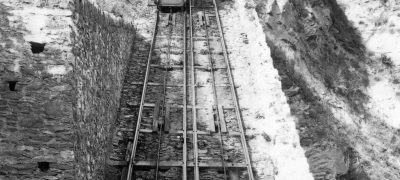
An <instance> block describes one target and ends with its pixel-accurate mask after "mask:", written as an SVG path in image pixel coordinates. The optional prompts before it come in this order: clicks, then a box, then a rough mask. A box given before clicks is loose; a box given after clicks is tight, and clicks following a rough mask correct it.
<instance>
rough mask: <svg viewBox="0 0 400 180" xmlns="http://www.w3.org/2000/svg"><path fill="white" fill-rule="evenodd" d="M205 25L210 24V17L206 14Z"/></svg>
mask: <svg viewBox="0 0 400 180" xmlns="http://www.w3.org/2000/svg"><path fill="white" fill-rule="evenodd" d="M206 26H210V17H209V15H208V14H206Z"/></svg>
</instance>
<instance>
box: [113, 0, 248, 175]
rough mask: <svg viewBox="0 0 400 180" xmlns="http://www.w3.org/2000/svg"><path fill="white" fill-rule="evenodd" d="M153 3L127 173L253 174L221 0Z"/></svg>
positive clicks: (133, 106) (133, 102)
mask: <svg viewBox="0 0 400 180" xmlns="http://www.w3.org/2000/svg"><path fill="white" fill-rule="evenodd" d="M153 5H156V6H158V10H157V15H156V16H157V17H156V22H155V25H154V31H153V37H152V41H151V44H150V47H148V48H149V49H148V56H147V62H146V64H142V65H141V66H140V68H142V70H141V71H142V73H139V74H140V75H141V76H142V77H140V78H130V79H129V78H128V81H129V82H127V83H128V84H130V85H134V86H135V87H137V89H140V91H141V92H140V93H139V92H134V93H131V94H136V99H135V98H134V97H130V98H129V99H130V102H127V103H126V104H128V105H129V107H130V108H131V110H132V111H133V112H134V113H132V115H124V117H128V118H129V119H130V121H128V122H129V123H128V126H127V127H128V128H125V129H120V130H119V131H124V133H126V132H128V133H127V134H128V135H129V136H130V137H129V138H128V140H127V148H126V153H125V155H126V156H125V161H126V162H127V163H126V167H125V168H124V170H123V175H122V177H121V179H122V180H131V179H156V180H158V179H183V180H187V179H193V180H200V179H212V180H218V179H221V180H222V179H223V180H228V179H229V180H236V179H246V180H247V179H248V180H253V179H254V177H253V172H252V167H251V162H250V156H249V152H248V151H249V150H248V147H247V144H246V139H245V134H244V127H243V123H242V118H241V113H240V107H239V104H238V98H237V95H236V91H235V86H234V82H233V77H232V72H231V70H232V69H231V67H230V64H229V59H228V55H227V50H226V46H225V42H224V36H223V32H222V27H221V22H220V17H219V14H218V9H217V5H216V1H215V0H192V1H189V2H186V1H185V0H172V1H168V0H156V1H155V2H153ZM165 6H168V7H165ZM171 6H177V7H174V8H171ZM177 9H178V10H177ZM142 58H143V57H142ZM143 69H145V71H143ZM143 76H144V78H143ZM137 79H141V81H137ZM134 80H136V81H134ZM120 116H121V115H120Z"/></svg>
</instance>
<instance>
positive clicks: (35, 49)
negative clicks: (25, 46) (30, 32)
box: [29, 41, 46, 54]
mask: <svg viewBox="0 0 400 180" xmlns="http://www.w3.org/2000/svg"><path fill="white" fill-rule="evenodd" d="M29 43H30V44H31V51H32V53H33V54H39V53H41V52H43V51H44V46H46V43H37V42H32V41H31V42H29Z"/></svg>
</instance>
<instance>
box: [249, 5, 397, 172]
mask: <svg viewBox="0 0 400 180" xmlns="http://www.w3.org/2000/svg"><path fill="white" fill-rule="evenodd" d="M255 3H256V5H255V10H256V11H257V12H258V16H259V17H260V19H261V22H262V24H263V26H264V32H265V34H266V36H267V38H266V40H267V42H268V45H269V46H270V48H272V57H273V59H274V65H275V68H277V69H278V70H279V74H280V76H281V79H282V84H283V85H282V88H283V89H284V91H285V92H286V95H287V97H288V98H289V103H290V106H291V110H292V114H294V115H296V116H297V118H298V122H297V128H298V130H299V132H300V138H301V145H302V147H303V148H304V149H305V150H306V156H307V157H308V162H309V164H310V170H311V171H312V173H313V174H314V178H315V179H398V178H399V173H398V172H399V171H398V170H399V167H400V164H399V163H398V160H397V159H398V157H399V153H398V141H397V139H398V137H399V133H398V132H397V129H396V128H397V126H398V123H397V124H394V123H395V122H396V121H395V117H396V115H395V113H394V112H395V111H396V108H397V106H398V104H399V101H398V100H399V99H398V97H397V98H396V90H397V88H398V85H396V83H392V82H395V79H396V67H397V65H396V60H393V58H395V57H396V56H395V54H396V53H394V52H393V53H392V54H391V55H390V53H389V54H387V55H381V54H382V47H385V43H381V44H380V43H378V42H377V41H376V40H375V42H373V43H368V41H366V39H367V37H368V36H370V38H371V40H374V38H377V39H382V38H381V37H382V36H384V37H385V36H386V37H390V38H393V39H395V38H396V37H397V36H396V35H394V34H395V33H394V32H395V30H393V29H395V28H393V27H395V25H390V24H389V25H387V26H386V27H392V29H386V30H387V31H388V32H389V33H390V32H392V33H391V34H392V35H389V33H386V34H383V35H382V34H381V33H377V34H378V35H377V34H375V35H372V36H371V35H370V34H373V33H371V31H374V32H376V29H377V28H376V27H377V26H382V22H380V21H379V22H377V24H375V23H376V22H375V21H376V20H377V19H381V17H387V19H396V18H388V17H393V15H392V14H396V13H393V9H396V8H394V7H396V6H395V4H394V2H386V4H390V3H391V6H392V9H391V10H392V11H391V12H390V11H389V13H385V12H388V11H387V10H388V9H390V7H389V6H390V5H384V4H385V3H384V2H383V1H368V2H364V1H357V2H347V1H342V2H341V3H342V4H338V3H337V2H336V1H334V0H327V1H314V0H307V1H298V0H288V1H282V0H281V1H279V0H278V1H255ZM382 3H383V4H382ZM379 4H380V5H379ZM253 6H254V5H252V3H250V2H248V4H247V7H249V8H252V7H253ZM370 6H372V7H370ZM345 7H347V8H348V11H343V9H345ZM363 8H366V9H367V10H368V11H360V9H363ZM374 8H375V9H374ZM384 10H386V11H385V12H384ZM345 12H346V13H345ZM355 12H358V13H355ZM365 12H369V14H365ZM376 12H380V13H376ZM374 13H375V14H378V15H379V16H375V17H374ZM354 14H355V15H354ZM361 14H362V15H361ZM347 15H353V16H355V17H356V18H354V19H352V20H353V21H358V20H359V19H360V18H361V19H363V18H364V19H363V21H362V23H361V24H362V25H360V26H375V28H371V29H375V30H371V29H368V28H367V29H366V30H364V31H361V32H360V31H359V30H358V29H357V28H356V27H357V26H356V27H355V26H354V24H355V23H352V22H351V21H349V19H348V17H347ZM350 17H351V16H350ZM357 18H359V19H357ZM369 18H371V19H369ZM368 19H369V20H368ZM393 21H395V20H393ZM371 22H373V23H374V24H372V23H371ZM383 22H384V23H383V24H385V23H387V22H388V21H386V20H383ZM357 23H359V22H357ZM359 24H360V23H359ZM366 24H368V25H366ZM360 29H361V28H360ZM378 29H379V28H378ZM371 40H370V41H371ZM386 42H390V41H386ZM371 47H377V48H375V49H373V48H371ZM387 47H390V46H387ZM390 48H391V47H390ZM390 48H387V49H386V50H387V51H390V50H391V49H390ZM377 49H379V50H380V51H381V52H380V53H379V52H376V51H377ZM375 53H376V54H375ZM373 54H375V57H373V56H371V55H373ZM378 72H379V73H378ZM377 74H380V75H377ZM381 79H383V80H381ZM377 81H379V82H380V83H377ZM396 86H397V87H396ZM397 92H398V91H397ZM397 95H398V94H397Z"/></svg>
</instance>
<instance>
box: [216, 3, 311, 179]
mask: <svg viewBox="0 0 400 180" xmlns="http://www.w3.org/2000/svg"><path fill="white" fill-rule="evenodd" d="M245 4H246V1H244V0H243V1H242V0H240V1H236V2H232V1H225V2H223V3H221V4H220V14H221V20H222V24H223V31H224V33H225V39H226V43H227V49H228V54H229V60H230V62H231V64H232V67H233V68H234V69H233V77H234V80H235V84H236V86H237V94H238V96H239V104H240V107H241V108H243V109H244V110H243V111H242V115H243V121H244V124H245V127H246V130H247V132H248V133H249V134H251V133H256V134H259V135H254V136H248V138H247V140H248V144H249V147H250V156H251V159H252V166H253V168H254V171H255V178H256V179H263V180H270V179H271V180H272V179H274V180H291V179H293V178H297V179H302V180H306V179H312V175H311V173H310V172H309V169H308V164H307V161H306V158H305V156H304V151H303V149H302V148H301V147H300V144H299V136H298V134H297V131H296V128H295V118H294V117H293V116H291V115H290V108H289V106H288V104H287V102H286V101H287V99H286V98H285V95H284V93H283V92H282V89H281V83H280V81H279V76H278V71H277V70H276V69H275V68H274V67H273V61H272V58H271V54H270V49H269V47H268V46H267V43H266V42H265V41H264V39H265V35H264V33H263V29H262V25H261V24H260V19H259V18H258V17H257V13H256V11H255V10H254V9H251V8H250V9H247V8H245ZM253 5H255V4H253ZM253 7H254V6H253Z"/></svg>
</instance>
